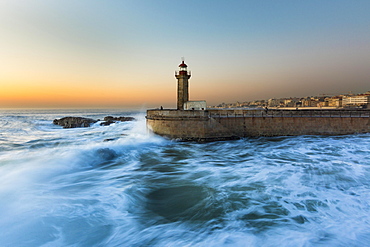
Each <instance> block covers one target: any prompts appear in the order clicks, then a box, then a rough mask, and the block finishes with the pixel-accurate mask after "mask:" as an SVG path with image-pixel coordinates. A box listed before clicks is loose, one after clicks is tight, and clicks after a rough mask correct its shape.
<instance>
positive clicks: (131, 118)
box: [104, 116, 135, 122]
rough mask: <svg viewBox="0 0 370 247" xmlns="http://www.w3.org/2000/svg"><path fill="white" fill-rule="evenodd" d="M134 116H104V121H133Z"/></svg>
mask: <svg viewBox="0 0 370 247" xmlns="http://www.w3.org/2000/svg"><path fill="white" fill-rule="evenodd" d="M133 120H135V118H133V117H112V116H107V117H105V118H104V121H120V122H127V121H133Z"/></svg>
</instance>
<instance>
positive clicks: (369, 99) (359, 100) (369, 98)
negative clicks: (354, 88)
mask: <svg viewBox="0 0 370 247" xmlns="http://www.w3.org/2000/svg"><path fill="white" fill-rule="evenodd" d="M369 103H370V95H368V94H359V95H354V96H344V97H343V99H342V105H343V106H363V105H367V104H369Z"/></svg>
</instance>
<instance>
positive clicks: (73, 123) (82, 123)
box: [53, 117, 97, 128]
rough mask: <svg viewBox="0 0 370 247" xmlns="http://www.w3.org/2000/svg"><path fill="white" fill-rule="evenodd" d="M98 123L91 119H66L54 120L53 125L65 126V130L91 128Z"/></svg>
mask: <svg viewBox="0 0 370 247" xmlns="http://www.w3.org/2000/svg"><path fill="white" fill-rule="evenodd" d="M96 122H97V121H96V120H94V119H91V118H84V117H64V118H61V119H54V121H53V124H55V125H59V126H63V128H79V127H90V125H91V124H93V123H96Z"/></svg>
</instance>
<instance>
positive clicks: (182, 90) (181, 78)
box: [175, 60, 191, 110]
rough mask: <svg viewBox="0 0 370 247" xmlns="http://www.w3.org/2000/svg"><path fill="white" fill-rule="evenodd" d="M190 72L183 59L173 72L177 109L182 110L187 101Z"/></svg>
mask: <svg viewBox="0 0 370 247" xmlns="http://www.w3.org/2000/svg"><path fill="white" fill-rule="evenodd" d="M190 76H191V74H190V71H188V66H187V65H186V64H185V62H184V60H182V63H181V64H180V65H179V70H178V71H176V72H175V77H176V79H177V110H184V104H185V103H186V102H188V101H189V78H190Z"/></svg>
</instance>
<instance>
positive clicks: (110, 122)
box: [100, 120, 116, 126]
mask: <svg viewBox="0 0 370 247" xmlns="http://www.w3.org/2000/svg"><path fill="white" fill-rule="evenodd" d="M115 122H116V121H113V120H108V121H106V122H102V123H100V126H108V125H111V124H112V123H115Z"/></svg>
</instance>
